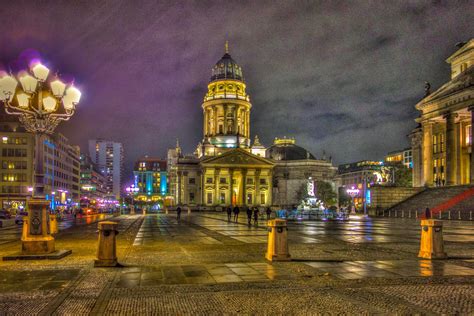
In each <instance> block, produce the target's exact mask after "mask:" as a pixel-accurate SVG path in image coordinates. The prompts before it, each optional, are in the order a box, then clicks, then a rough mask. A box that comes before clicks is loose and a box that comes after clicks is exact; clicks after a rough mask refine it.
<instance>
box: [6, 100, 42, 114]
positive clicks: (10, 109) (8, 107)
mask: <svg viewBox="0 0 474 316" xmlns="http://www.w3.org/2000/svg"><path fill="white" fill-rule="evenodd" d="M3 104H4V105H5V112H7V113H8V114H12V115H21V114H25V113H28V114H31V115H35V112H33V111H29V110H24V109H21V110H18V108H16V107H14V106H13V105H11V104H10V102H9V101H4V102H3Z"/></svg>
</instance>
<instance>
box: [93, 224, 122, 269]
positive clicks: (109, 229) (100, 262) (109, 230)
mask: <svg viewBox="0 0 474 316" xmlns="http://www.w3.org/2000/svg"><path fill="white" fill-rule="evenodd" d="M117 225H118V224H117V223H115V222H100V223H99V246H98V248H97V260H95V262H94V267H118V266H120V264H119V263H118V262H117V240H116V236H117V235H118V231H117Z"/></svg>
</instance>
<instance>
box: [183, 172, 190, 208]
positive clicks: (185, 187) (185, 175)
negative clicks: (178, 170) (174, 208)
mask: <svg viewBox="0 0 474 316" xmlns="http://www.w3.org/2000/svg"><path fill="white" fill-rule="evenodd" d="M188 181H189V180H188V172H187V171H184V172H183V202H184V204H188V203H189V200H188V199H189V193H188Z"/></svg>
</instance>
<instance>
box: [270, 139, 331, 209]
mask: <svg viewBox="0 0 474 316" xmlns="http://www.w3.org/2000/svg"><path fill="white" fill-rule="evenodd" d="M266 157H267V158H269V159H271V160H272V161H273V162H274V163H275V167H274V169H273V200H274V204H276V205H280V206H282V207H291V206H293V205H298V204H300V203H301V200H300V197H299V196H298V195H299V193H300V191H301V189H302V186H307V185H308V183H309V182H308V181H310V180H309V179H311V184H313V185H314V183H315V182H317V181H324V182H327V183H329V184H330V185H331V186H332V188H333V190H334V192H337V190H336V189H337V188H336V184H335V182H334V177H335V176H336V173H337V168H336V167H334V166H333V164H332V162H331V158H329V159H328V158H326V157H325V155H324V154H323V157H321V158H319V159H318V158H316V157H315V156H314V155H313V154H312V153H310V152H309V151H308V150H306V149H304V148H302V147H300V146H297V145H296V140H295V139H294V138H286V137H285V138H275V140H274V142H273V145H272V146H270V147H269V148H268V149H267V150H266ZM315 193H316V196H317V195H318V192H317V187H316V192H315Z"/></svg>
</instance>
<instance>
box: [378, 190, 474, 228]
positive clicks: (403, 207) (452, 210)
mask: <svg viewBox="0 0 474 316" xmlns="http://www.w3.org/2000/svg"><path fill="white" fill-rule="evenodd" d="M427 207H429V208H430V210H432V216H433V217H434V218H440V219H462V220H472V216H473V215H472V213H474V186H473V185H463V186H452V187H439V188H428V189H426V190H424V191H421V192H420V193H418V194H415V195H413V196H412V197H410V198H408V199H406V200H405V201H402V202H400V203H398V204H396V205H394V206H392V207H391V208H388V209H387V210H384V212H383V216H385V217H387V216H388V217H408V218H419V217H420V216H422V215H423V214H424V211H425V209H426V208H427Z"/></svg>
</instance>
